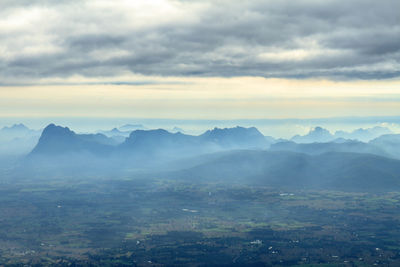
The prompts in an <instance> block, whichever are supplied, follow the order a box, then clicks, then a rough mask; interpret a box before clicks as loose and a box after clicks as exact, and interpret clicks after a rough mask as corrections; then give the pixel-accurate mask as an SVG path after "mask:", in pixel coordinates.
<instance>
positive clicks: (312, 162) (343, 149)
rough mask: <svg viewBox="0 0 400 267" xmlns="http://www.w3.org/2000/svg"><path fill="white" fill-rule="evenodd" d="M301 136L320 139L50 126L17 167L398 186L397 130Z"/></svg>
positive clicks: (283, 183) (353, 187)
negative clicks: (370, 135) (124, 133)
mask: <svg viewBox="0 0 400 267" xmlns="http://www.w3.org/2000/svg"><path fill="white" fill-rule="evenodd" d="M21 129H22V128H21ZM299 138H300V137H299ZM305 138H312V139H314V140H318V141H319V142H312V143H295V142H293V141H287V140H276V139H273V138H272V137H266V136H264V135H262V134H261V133H260V132H259V131H258V130H257V129H256V128H255V127H250V128H244V127H239V126H238V127H234V128H224V129H221V128H214V129H211V130H207V131H205V132H204V133H203V134H200V135H188V134H184V133H181V132H174V133H173V132H169V131H167V130H164V129H154V130H134V131H132V132H131V133H130V134H129V136H128V137H126V138H125V139H124V140H123V142H117V141H116V140H115V139H113V138H112V137H108V136H106V135H104V134H100V133H97V134H77V133H75V132H74V131H72V130H70V129H69V128H68V127H61V126H57V125H55V124H50V125H48V126H47V127H46V128H45V129H44V130H43V132H42V134H41V136H40V139H39V140H38V142H37V145H36V146H35V147H34V148H33V149H32V151H31V152H30V153H29V154H28V156H27V157H26V158H25V159H24V161H23V162H22V163H21V165H20V170H21V173H24V172H29V173H34V172H46V171H48V172H47V173H48V174H54V173H59V174H63V175H69V176H71V175H72V176H77V177H81V176H82V174H84V173H89V174H90V175H91V176H101V175H122V174H123V175H134V176H137V175H145V176H146V175H151V176H157V177H159V178H162V179H186V180H188V181H192V182H193V181H195V182H200V183H201V182H213V183H244V184H260V185H266V186H272V187H282V188H287V189H290V188H297V189H299V188H300V189H302V188H304V189H334V190H336V189H337V190H350V191H365V190H375V191H382V190H383V191H385V190H386V191H387V190H390V189H396V188H397V189H399V190H400V160H399V159H400V153H399V152H398V151H400V135H396V134H387V135H382V136H379V137H377V138H375V139H373V140H371V141H369V142H361V141H357V140H348V139H345V138H336V139H334V140H331V134H330V133H329V132H328V131H326V130H325V129H323V128H320V127H317V128H315V129H314V130H313V131H312V132H310V134H308V135H307V136H306V137H305ZM325 138H327V139H325ZM303 140H305V139H303ZM324 140H330V141H328V142H323V141H324Z"/></svg>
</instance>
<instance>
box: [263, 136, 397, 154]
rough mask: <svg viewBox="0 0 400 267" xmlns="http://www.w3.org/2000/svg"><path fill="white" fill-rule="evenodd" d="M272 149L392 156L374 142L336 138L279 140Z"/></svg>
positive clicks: (308, 152)
mask: <svg viewBox="0 0 400 267" xmlns="http://www.w3.org/2000/svg"><path fill="white" fill-rule="evenodd" d="M269 150H270V151H292V152H298V153H305V154H309V155H319V154H323V153H327V152H353V153H368V154H375V155H380V156H386V157H390V154H389V153H387V152H386V151H385V150H384V149H382V148H380V147H379V146H375V145H372V144H367V143H363V142H360V141H355V140H342V139H335V140H334V141H332V142H327V143H309V144H297V143H294V142H291V141H287V142H279V143H276V144H273V145H271V147H270V149H269Z"/></svg>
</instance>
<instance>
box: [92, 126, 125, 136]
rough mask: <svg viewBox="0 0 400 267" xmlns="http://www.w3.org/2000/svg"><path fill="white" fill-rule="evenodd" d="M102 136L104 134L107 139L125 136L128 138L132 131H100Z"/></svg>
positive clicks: (114, 129) (115, 129)
mask: <svg viewBox="0 0 400 267" xmlns="http://www.w3.org/2000/svg"><path fill="white" fill-rule="evenodd" d="M99 133H100V134H104V135H105V136H107V137H114V136H123V137H128V136H129V134H130V133H131V131H120V130H119V129H117V128H113V129H111V130H109V131H99Z"/></svg>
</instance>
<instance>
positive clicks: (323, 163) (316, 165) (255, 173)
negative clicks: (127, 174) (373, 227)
mask: <svg viewBox="0 0 400 267" xmlns="http://www.w3.org/2000/svg"><path fill="white" fill-rule="evenodd" d="M166 176H167V177H171V178H180V179H185V180H187V179H189V180H190V181H191V182H199V183H203V182H204V183H208V182H214V183H215V182H219V183H231V184H232V183H233V184H234V183H240V184H253V185H254V184H259V185H264V186H272V187H278V188H282V189H287V190H290V189H329V190H344V191H388V190H389V191H391V190H400V161H399V160H394V159H388V158H385V157H380V156H376V155H370V154H360V153H339V152H331V153H324V154H320V155H315V156H312V155H306V154H302V153H294V152H287V151H286V152H285V151H250V150H248V151H243V150H241V151H233V152H227V153H220V156H219V157H216V156H214V157H211V158H210V160H209V161H206V162H204V159H203V162H202V163H200V164H199V165H197V166H194V167H190V168H188V169H184V170H180V171H174V172H171V173H168V174H166Z"/></svg>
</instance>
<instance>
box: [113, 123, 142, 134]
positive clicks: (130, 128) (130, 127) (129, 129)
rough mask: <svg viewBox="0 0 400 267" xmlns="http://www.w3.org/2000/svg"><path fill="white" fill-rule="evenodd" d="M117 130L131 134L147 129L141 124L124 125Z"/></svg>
mask: <svg viewBox="0 0 400 267" xmlns="http://www.w3.org/2000/svg"><path fill="white" fill-rule="evenodd" d="M119 130H120V131H123V132H132V131H135V130H147V128H146V127H144V126H143V125H142V124H125V125H122V126H121V127H119Z"/></svg>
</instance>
